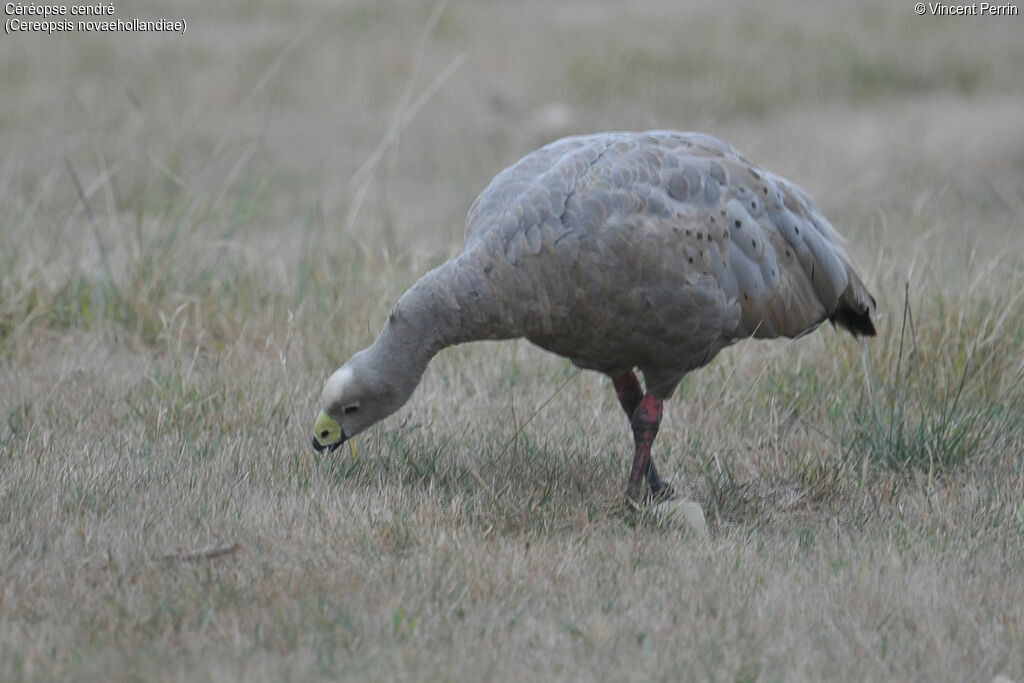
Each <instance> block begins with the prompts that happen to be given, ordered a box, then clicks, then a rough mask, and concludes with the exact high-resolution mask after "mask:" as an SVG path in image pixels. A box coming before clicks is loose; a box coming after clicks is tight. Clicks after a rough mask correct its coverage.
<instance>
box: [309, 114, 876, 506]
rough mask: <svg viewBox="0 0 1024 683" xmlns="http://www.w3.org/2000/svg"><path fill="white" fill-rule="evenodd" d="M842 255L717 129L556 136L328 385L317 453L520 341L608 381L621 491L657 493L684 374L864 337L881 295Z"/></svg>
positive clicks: (520, 167)
mask: <svg viewBox="0 0 1024 683" xmlns="http://www.w3.org/2000/svg"><path fill="white" fill-rule="evenodd" d="M842 244H843V240H842V238H841V237H840V236H839V234H838V233H837V232H836V231H835V229H834V228H833V227H832V225H831V223H829V221H828V220H827V219H826V218H825V216H824V215H822V213H821V211H820V210H819V209H818V207H817V206H816V205H815V203H814V202H813V201H812V200H811V198H810V196H809V195H808V194H807V193H806V192H804V191H803V190H802V189H800V188H799V187H797V186H796V185H795V184H793V183H791V182H789V181H788V180H785V179H783V178H781V177H779V176H777V175H774V174H772V173H769V172H768V171H765V170H763V169H761V168H760V167H758V166H756V165H754V164H753V163H751V162H749V161H747V159H745V158H744V157H743V156H742V155H741V154H740V153H739V152H737V151H736V150H735V149H734V148H733V147H731V146H729V145H728V144H726V143H724V142H722V141H720V140H718V139H717V138H715V137H712V136H710V135H707V134H704V133H692V132H690V133H686V132H677V131H668V130H663V131H646V132H609V133H599V134H593V135H582V136H574V137H568V138H563V139H561V140H557V141H555V142H552V143H550V144H548V145H546V146H544V147H542V148H540V149H538V150H536V151H534V152H531V153H530V154H528V155H526V156H525V157H523V158H522V159H521V160H520V161H518V162H516V163H515V164H513V165H512V166H510V167H509V168H507V169H505V170H504V171H502V172H501V173H499V174H498V175H497V176H496V177H495V178H494V179H493V180H492V181H491V183H490V185H488V186H487V188H486V189H485V190H484V191H483V192H482V193H481V194H480V196H479V197H478V198H477V199H476V201H475V202H474V203H473V205H472V207H471V208H470V210H469V214H468V216H467V218H466V240H465V250H464V251H463V252H462V253H461V254H460V255H459V256H457V257H456V258H453V259H452V260H450V261H448V262H447V263H445V264H443V265H441V266H439V267H438V268H435V269H434V270H431V271H430V272H428V273H427V274H426V275H424V276H423V277H422V278H420V279H419V280H418V281H417V282H416V283H415V284H413V285H412V287H410V288H409V289H408V290H407V291H406V292H405V294H404V295H402V297H401V298H400V299H399V301H398V303H397V304H396V305H395V306H394V308H393V309H392V310H391V312H390V314H389V315H388V317H387V321H386V322H385V323H384V327H383V329H382V330H381V332H380V334H379V336H378V337H377V338H376V340H375V341H374V342H373V343H372V344H371V345H370V346H369V347H367V348H366V349H364V350H362V351H359V352H358V353H356V354H355V355H353V356H352V357H351V358H350V359H349V360H348V362H346V363H345V364H344V365H342V366H341V367H340V368H338V370H337V371H335V372H334V373H333V374H332V375H331V376H330V377H329V378H328V379H327V381H326V384H325V385H324V389H323V393H322V396H321V403H320V407H321V412H320V413H319V416H318V417H317V418H316V421H315V425H314V433H313V442H312V443H313V447H314V448H315V449H317V450H318V451H323V450H324V449H330V450H333V449H335V448H337V447H338V446H339V445H340V444H341V443H343V442H344V441H346V440H347V439H350V438H352V437H353V436H355V435H357V434H359V433H360V432H362V431H363V430H365V429H366V428H368V427H370V426H371V425H373V424H375V423H376V422H378V421H380V420H382V419H384V418H385V417H387V416H388V415H391V414H392V413H394V412H395V411H397V410H398V409H399V408H401V407H402V405H403V404H405V402H406V401H407V400H408V399H409V397H410V396H411V395H412V393H413V391H414V389H415V388H416V386H417V384H418V383H419V381H420V379H421V377H422V375H423V373H424V370H425V369H426V367H427V364H428V363H429V362H430V360H431V359H432V358H433V357H434V356H435V355H436V354H437V353H438V352H439V351H440V350H441V349H444V348H446V347H449V346H452V345H455V344H461V343H464V342H471V341H477V340H499V339H512V338H518V337H524V338H526V339H527V340H529V341H530V342H532V343H533V344H536V345H537V346H539V347H541V348H542V349H546V350H548V351H550V352H552V353H556V354H558V355H560V356H563V357H565V358H568V359H569V360H570V361H572V363H573V364H575V365H576V366H578V367H579V368H583V369H587V370H594V371H597V372H601V373H604V374H605V375H607V376H608V377H610V378H611V382H612V386H613V387H614V389H615V393H616V396H617V397H618V400H619V403H620V405H621V406H622V409H623V410H624V411H625V413H626V416H627V417H628V418H629V422H630V426H631V428H632V432H633V446H634V451H633V464H632V468H631V469H630V472H629V480H628V485H627V489H626V498H627V500H628V501H631V502H633V503H635V504H643V503H646V502H651V501H662V500H666V499H667V498H670V497H671V496H672V495H673V491H672V488H671V486H670V485H669V484H667V483H666V482H665V481H664V480H663V479H662V478H661V477H660V476H659V474H658V470H657V468H656V467H655V465H654V460H653V459H652V457H651V447H652V445H653V443H654V440H655V437H656V436H657V434H658V428H659V426H660V424H661V417H662V410H663V404H664V401H665V400H666V399H668V398H669V397H670V396H671V395H672V393H673V391H674V390H675V388H676V387H677V386H678V385H679V382H680V381H681V380H682V378H683V377H684V376H685V375H686V374H687V373H688V372H690V371H692V370H695V369H697V368H700V367H702V366H704V365H707V364H708V363H710V362H711V360H712V359H713V358H714V357H715V356H716V355H717V354H718V352H719V351H721V350H722V349H723V348H725V347H727V346H729V345H730V344H733V343H734V342H736V341H737V340H740V339H744V338H748V337H755V338H774V337H790V338H796V337H800V336H802V335H805V334H807V333H808V332H810V331H812V330H814V329H815V328H817V327H818V326H819V325H821V323H823V322H824V321H825V320H829V321H831V322H832V323H833V324H834V325H836V326H838V327H842V328H844V329H846V330H848V331H849V332H851V333H852V334H853V335H854V336H874V334H875V327H874V324H873V322H872V317H873V315H874V313H875V300H874V298H873V297H872V296H871V294H870V293H869V292H868V290H867V288H866V287H865V285H864V283H863V281H862V280H861V278H860V277H859V276H858V275H857V273H856V272H855V271H854V268H853V266H852V264H851V261H850V258H849V256H847V254H846V251H845V250H844V249H843V246H842ZM637 370H639V372H640V373H641V374H642V375H643V379H644V385H643V386H642V385H641V384H640V381H639V379H638V378H637V374H636V371H637Z"/></svg>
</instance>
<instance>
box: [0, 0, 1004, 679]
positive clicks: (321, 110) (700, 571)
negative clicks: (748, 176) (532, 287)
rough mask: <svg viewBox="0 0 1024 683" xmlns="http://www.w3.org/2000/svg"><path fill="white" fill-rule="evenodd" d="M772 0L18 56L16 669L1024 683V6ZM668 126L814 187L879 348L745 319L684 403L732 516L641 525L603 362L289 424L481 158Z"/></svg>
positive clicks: (706, 488) (30, 45) (357, 343)
mask: <svg viewBox="0 0 1024 683" xmlns="http://www.w3.org/2000/svg"><path fill="white" fill-rule="evenodd" d="M780 7H781V8H782V10H784V11H779V12H776V11H773V12H771V13H769V12H765V11H764V10H763V8H761V7H760V6H758V5H756V4H751V5H750V6H749V7H747V8H746V9H747V10H749V11H748V12H746V13H745V15H744V18H729V17H725V16H719V14H717V12H716V11H715V10H713V9H708V8H707V7H704V6H698V5H694V6H693V7H689V8H683V9H681V8H680V7H679V6H677V5H676V4H671V3H670V4H664V3H659V2H654V1H650V2H640V3H632V4H631V5H630V7H629V9H628V11H627V10H626V9H623V8H619V7H618V6H616V5H607V6H604V5H598V6H594V5H583V4H580V3H568V4H563V5H559V6H558V7H549V6H548V5H543V6H542V5H541V4H539V3H538V4H534V3H526V4H525V5H523V4H520V5H512V4H509V5H508V6H489V5H486V6H485V5H477V4H473V3H457V2H452V3H450V4H449V5H447V6H443V7H440V8H439V7H438V6H435V5H434V4H433V3H414V4H413V5H409V4H408V3H399V2H372V3H362V4H359V3H357V4H355V5H352V6H345V7H341V8H333V7H331V6H329V5H324V6H319V5H316V4H314V5H309V6H305V7H303V8H301V9H299V8H293V10H294V11H289V12H285V13H281V12H274V13H273V14H272V15H265V14H264V13H265V12H271V11H272V10H271V9H270V8H263V9H260V8H257V7H256V6H253V5H249V4H244V3H238V4H236V5H233V6H225V7H224V8H221V9H220V10H218V11H217V12H214V11H213V10H211V9H210V8H208V7H206V6H205V5H201V4H199V3H185V4H184V5H182V6H181V7H180V9H175V11H176V12H178V11H180V12H182V13H184V15H185V16H186V17H187V18H188V20H189V27H190V28H189V31H188V33H187V34H186V35H185V36H177V37H166V36H164V37H161V36H155V35H153V36H125V35H117V36H83V35H77V36H74V35H72V36H54V37H51V38H44V37H43V36H32V35H19V36H8V37H7V38H6V39H5V40H3V41H0V56H2V57H3V60H4V64H5V69H7V71H6V72H5V73H8V75H9V76H10V78H8V79H5V80H4V82H3V83H2V84H0V89H2V92H3V95H4V96H3V97H2V98H0V147H2V148H3V149H5V150H8V152H7V153H6V154H5V155H4V157H3V159H2V161H0V388H2V391H0V549H2V550H0V678H2V679H3V680H12V681H18V680H70V679H73V680H100V679H102V680H135V679H147V680H149V679H152V680H168V679H188V680H223V679H240V678H242V679H246V680H281V679H287V680H294V679H297V680H316V679H332V678H344V679H368V680H380V679H391V680H395V679H398V680H404V679H416V680H420V679H430V680H436V679H441V680H450V679H473V680H477V679H514V680H523V679H547V678H559V679H599V680H624V679H628V680H634V679H639V678H647V679H649V678H654V679H657V680H694V679H697V680H702V679H706V680H743V681H754V680H757V681H771V680H806V679H811V680H879V679H885V680H950V679H954V680H985V681H989V680H992V679H993V678H994V677H995V676H996V675H999V674H1003V675H1006V676H1008V677H1010V678H1011V679H1013V680H1021V679H1024V654H1022V653H1024V649H1022V648H1021V647H1020V643H1021V642H1022V639H1024V608H1022V605H1024V580H1022V574H1021V572H1020V571H1019V567H1020V566H1021V562H1022V561H1024V472H1022V462H1024V459H1022V453H1024V363H1022V360H1021V359H1022V358H1024V307H1022V301H1021V294H1020V292H1021V291H1024V262H1022V261H1021V259H1020V256H1019V254H1020V253H1021V247H1022V246H1024V243H1022V235H1024V231H1022V227H1024V219H1022V217H1024V197H1022V196H1021V194H1020V187H1021V178H1022V174H1024V161H1022V160H1024V147H1022V146H1021V144H1020V143H1019V142H1018V141H1020V140H1024V123H1022V121H1024V116H1021V113H1022V112H1024V93H1022V92H1021V90H1020V87H1019V83H1018V79H1017V77H1016V72H1015V71H1014V69H1013V65H1014V64H1016V63H1019V61H1020V57H1021V53H1020V50H1021V48H1020V46H1019V41H1018V40H1017V39H1016V38H1017V36H1016V33H1015V32H1014V23H1013V21H1014V20H1013V19H1012V18H1008V19H1000V20H996V19H992V20H981V19H971V18H965V19H963V20H962V21H961V20H953V19H950V20H947V21H937V20H936V21H933V20H931V19H929V18H928V17H924V18H920V19H918V18H916V17H914V16H912V8H911V7H898V6H896V5H890V4H889V3H877V4H872V5H869V6H864V7H858V8H856V9H855V8H847V9H844V10H843V12H845V14H834V13H832V10H830V11H829V12H825V11H821V12H818V11H817V10H808V9H807V8H805V7H802V6H801V7H798V6H797V3H790V4H784V5H781V6H780ZM118 10H119V15H120V14H121V12H122V11H124V12H127V9H125V10H122V9H121V8H120V7H119V8H118ZM132 11H133V13H136V14H135V16H140V17H145V16H154V17H156V16H161V15H163V14H164V13H166V11H167V10H166V8H163V7H159V6H157V5H155V4H154V5H150V6H146V5H140V6H138V7H135V8H133V9H132ZM737 16H739V15H737ZM879 37H881V38H879ZM65 64H73V65H74V68H73V70H72V71H70V72H69V71H66V70H64V69H62V66H63V65H65ZM452 65H454V66H452ZM446 69H448V71H446ZM65 74H67V75H65ZM441 75H443V76H444V78H443V79H439V78H438V77H439V76H441ZM424 93H427V94H429V97H427V96H423V94H424ZM549 104H561V105H565V106H564V107H563V108H562V111H563V112H566V111H568V112H570V114H568V116H569V118H568V119H566V117H565V115H563V116H561V118H559V119H558V120H557V121H555V120H554V119H548V118H546V117H545V116H543V115H542V114H543V113H544V112H543V110H544V107H545V106H546V105H549ZM396 111H397V113H394V112H396ZM389 121H392V122H395V121H397V122H402V123H403V125H404V126H405V127H404V128H403V129H402V130H401V131H400V134H398V135H392V137H391V138H388V137H387V126H388V122H389ZM545 121H547V122H548V123H544V122H545ZM552 121H554V122H553V123H552ZM648 126H668V127H675V128H684V129H698V130H707V131H709V132H712V133H714V134H716V135H719V136H720V137H722V138H723V139H726V140H729V141H730V142H732V143H734V144H735V145H737V146H738V147H739V148H740V149H742V150H743V151H744V152H745V153H746V154H747V155H748V156H749V157H751V158H752V159H755V160H757V161H758V162H759V163H762V164H764V165H765V166H766V167H768V168H771V169H773V170H775V171H777V172H779V173H782V174H784V175H786V176H788V177H791V178H793V179H794V180H796V181H797V182H799V183H800V184H802V185H803V186H805V187H806V189H808V190H809V191H810V192H811V193H812V194H813V195H814V196H815V197H816V198H817V199H818V201H819V203H820V204H821V205H822V206H823V208H824V209H825V211H826V212H827V213H828V215H830V216H831V217H832V219H833V221H834V222H835V224H836V225H837V227H838V228H839V229H840V230H841V232H842V233H843V234H844V235H845V236H847V237H848V238H849V240H850V250H851V252H852V253H853V255H854V257H855V260H856V261H857V262H858V263H859V264H860V265H861V270H862V271H863V273H864V274H865V277H866V279H867V281H868V282H869V284H870V286H871V288H872V289H873V291H874V292H875V293H876V295H877V298H878V300H879V317H878V328H879V336H878V337H877V338H875V339H873V340H870V341H863V342H861V341H856V340H853V339H851V338H850V337H849V336H847V335H844V334H840V333H839V332H838V331H835V330H833V329H831V328H829V327H825V328H823V329H822V330H820V331H818V332H816V333H815V334H813V335H811V336H809V337H807V338H805V339H802V340H800V341H798V342H770V343H764V342H744V343H740V344H738V345H737V346H736V347H734V348H733V349H730V350H729V351H727V352H725V353H723V354H722V356H721V357H720V358H719V359H717V360H716V361H715V363H713V364H712V365H711V366H709V367H707V368H704V369H703V370H701V371H700V372H697V373H694V374H693V375H691V376H690V377H688V378H687V379H686V380H685V382H684V384H683V386H682V387H681V388H680V390H679V392H678V395H677V396H676V397H675V398H674V399H673V400H671V401H669V402H668V403H667V404H666V415H665V419H664V421H663V426H662V433H661V434H660V435H659V438H658V441H657V443H656V447H655V449H656V450H655V457H656V459H657V460H658V464H659V469H661V470H662V471H663V473H665V474H667V475H669V476H674V477H675V478H676V485H677V486H678V487H679V488H680V489H681V490H682V491H683V492H684V493H685V495H687V496H688V497H690V498H692V499H694V500H696V501H697V502H699V503H700V504H701V506H702V508H703V510H704V512H705V515H706V516H707V519H708V523H709V530H710V538H709V539H707V540H706V541H705V540H702V539H699V538H696V537H695V536H692V535H690V534H688V533H686V532H685V531H683V530H680V529H679V528H678V527H677V526H675V525H672V524H666V523H664V522H663V521H661V520H659V519H658V518H656V517H654V516H652V515H645V514H640V515H626V514H623V512H622V509H621V506H620V505H619V503H620V501H621V497H622V493H623V490H624V483H625V478H626V470H627V467H628V464H629V463H628V457H629V450H630V439H629V435H628V429H627V424H626V420H625V419H624V418H623V416H622V415H621V410H620V408H619V407H618V404H617V402H616V400H615V397H614V393H613V392H612V390H611V387H610V383H609V382H608V381H607V380H606V379H604V378H602V377H600V376H597V375H594V374H591V373H579V374H577V373H576V371H575V369H574V368H573V367H572V366H571V365H570V364H569V363H567V362H566V361H564V360H562V359H559V358H556V357H553V356H550V355H548V354H545V353H543V352H541V351H539V350H538V349H536V348H534V347H531V346H530V345H528V344H525V343H522V342H506V343H499V344H496V343H480V344H472V345H467V346H462V347H457V348H454V349H449V350H447V351H445V352H443V353H442V354H441V355H440V356H439V357H438V358H436V359H435V361H434V362H433V363H432V365H431V367H430V368H429V369H428V371H427V374H426V376H425V377H424V380H423V383H422V385H421V387H420V388H419V389H418V390H417V392H416V394H415V395H414V397H413V399H412V401H411V402H410V404H409V405H408V406H407V407H406V408H404V409H403V410H402V411H401V412H400V413H399V414H397V415H395V416H394V417H392V418H391V419H389V420H388V421H386V422H384V423H383V424H381V425H379V426H377V427H375V428H373V429H372V430H370V431H369V432H368V433H366V434H365V435H361V436H360V437H359V438H357V439H356V440H355V441H354V442H353V443H352V444H351V448H348V447H346V448H343V449H341V450H339V451H337V452H335V453H334V454H331V455H317V454H315V453H313V452H312V451H311V450H310V449H309V448H308V447H307V444H308V439H309V436H308V433H309V429H310V427H311V422H312V419H313V418H314V417H315V411H316V398H317V396H318V395H319V392H320V388H321V385H322V382H323V380H324V378H325V377H326V376H327V374H328V373H329V372H330V371H332V370H333V369H334V368H335V367H336V366H337V365H339V364H340V363H341V362H342V361H343V360H344V359H345V358H346V357H347V356H348V355H349V354H351V353H352V352H354V351H355V350H357V349H359V348H361V347H363V346H364V345H366V344H368V343H369V342H370V341H371V340H372V339H373V336H374V334H375V333H376V331H377V329H379V326H380V324H381V323H382V321H383V320H384V317H385V316H386V315H387V312H388V310H389V309H390V307H391V306H392V305H393V303H394V301H395V300H397V298H398V296H400V294H401V293H402V292H403V291H404V289H405V288H406V287H407V286H408V285H409V284H411V283H412V282H413V281H415V279H416V278H417V277H418V276H419V275H420V274H421V273H423V272H424V271H425V270H426V269H427V268H429V267H431V266H433V265H436V264H438V263H440V262H442V261H443V260H444V259H445V258H447V257H449V256H450V255H452V254H454V253H456V252H457V251H458V249H459V248H460V244H461V235H462V228H461V226H462V222H463V220H464V219H463V217H464V214H465V211H466V209H467V208H468V206H469V204H470V202H471V201H472V199H473V198H474V196H475V195H476V193H478V192H479V191H480V189H481V188H482V186H483V184H484V183H485V182H486V181H487V180H488V179H489V178H490V177H492V176H493V175H494V173H496V172H497V171H498V170H499V169H500V168H501V167H503V166H504V165H506V164H508V163H510V162H512V161H514V160H515V159H517V158H518V157H519V156H521V155H522V154H523V153H525V152H526V151H528V150H529V149H531V148H532V147H534V146H536V145H537V144H540V143H542V142H544V141H545V140H546V139H548V138H550V137H551V136H553V135H557V134H561V133H564V132H580V131H587V130H598V129H611V128H644V127H648ZM566 127H568V130H565V128H566ZM393 129H394V127H393ZM381 140H387V141H388V144H387V145H384V146H382V147H378V143H379V142H380V141H381ZM367 159H371V160H373V163H371V164H369V165H365V166H364V162H366V160H367ZM361 168H367V169H369V170H368V171H365V172H362V173H360V172H359V169H361ZM354 177H355V178H356V182H353V180H352V179H353V178H354ZM360 180H362V181H363V183H362V184H360V182H359V181H360ZM357 197H358V201H359V202H360V205H359V207H358V212H355V211H354V210H353V206H354V204H355V202H356V201H357ZM353 216H354V217H355V219H354V220H351V217H353Z"/></svg>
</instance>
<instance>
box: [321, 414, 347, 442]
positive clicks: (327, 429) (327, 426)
mask: <svg viewBox="0 0 1024 683" xmlns="http://www.w3.org/2000/svg"><path fill="white" fill-rule="evenodd" d="M347 438H348V437H347V436H345V430H343V429H342V428H341V425H340V424H338V421H337V420H335V419H334V418H333V417H331V416H330V415H328V414H327V413H325V412H323V411H321V412H320V415H319V416H317V418H316V424H314V425H313V448H314V449H316V450H318V451H320V452H323V451H324V450H327V451H333V450H334V449H335V448H337V447H338V446H340V445H341V444H343V443H345V440H346V439H347Z"/></svg>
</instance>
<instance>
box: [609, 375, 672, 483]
mask: <svg viewBox="0 0 1024 683" xmlns="http://www.w3.org/2000/svg"><path fill="white" fill-rule="evenodd" d="M612 385H613V386H614V387H615V395H616V396H618V397H619V404H620V405H621V406H622V409H623V410H624V411H626V415H627V416H628V417H629V422H630V426H631V427H632V428H633V441H634V443H635V445H636V451H635V452H634V454H633V468H632V470H631V471H630V474H629V488H628V489H627V491H626V495H627V496H628V497H629V499H630V500H633V501H634V502H640V501H642V500H643V499H644V490H643V482H642V479H645V478H646V479H647V485H648V486H650V489H651V497H652V498H653V499H659V498H666V497H669V496H671V495H672V490H671V488H670V487H669V485H668V484H666V483H665V481H664V480H662V478H661V477H659V476H658V468H656V467H655V466H654V459H653V458H652V457H651V446H652V445H653V443H654V438H655V437H656V436H657V435H658V426H659V425H660V424H661V412H662V405H663V404H662V401H661V399H657V398H655V397H653V396H650V395H647V396H644V392H643V390H642V389H641V388H640V381H639V380H638V379H637V378H636V375H635V374H634V373H633V372H632V371H629V372H625V373H623V374H621V375H619V376H618V377H613V378H612ZM641 408H643V409H642V410H641Z"/></svg>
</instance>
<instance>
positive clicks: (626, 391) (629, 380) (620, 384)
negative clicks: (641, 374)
mask: <svg viewBox="0 0 1024 683" xmlns="http://www.w3.org/2000/svg"><path fill="white" fill-rule="evenodd" d="M612 385H613V386H614V387H615V395H616V396H618V397H619V404H620V405H621V406H622V409H623V410H625V411H626V417H630V418H631V417H633V413H635V412H636V408H637V406H638V405H640V401H641V400H642V399H643V397H644V390H643V389H641V388H640V380H638V379H637V378H636V375H635V374H633V371H632V370H630V371H629V372H624V373H622V374H621V375H619V376H618V377H612Z"/></svg>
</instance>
